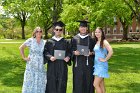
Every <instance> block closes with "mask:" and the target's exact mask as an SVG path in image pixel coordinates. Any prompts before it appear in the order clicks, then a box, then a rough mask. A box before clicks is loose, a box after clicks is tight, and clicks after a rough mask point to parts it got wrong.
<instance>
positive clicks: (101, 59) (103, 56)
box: [93, 27, 113, 93]
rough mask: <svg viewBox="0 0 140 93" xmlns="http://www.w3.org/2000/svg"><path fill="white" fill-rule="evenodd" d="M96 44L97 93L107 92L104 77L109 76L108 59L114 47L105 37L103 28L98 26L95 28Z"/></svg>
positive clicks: (95, 73) (95, 71)
mask: <svg viewBox="0 0 140 93" xmlns="http://www.w3.org/2000/svg"><path fill="white" fill-rule="evenodd" d="M94 34H95V40H96V45H95V47H94V50H93V51H94V52H95V58H94V73H93V75H94V76H95V77H94V82H93V85H94V87H95V90H96V93H105V85H104V78H109V74H108V60H109V59H110V58H111V56H112V54H113V50H112V47H111V46H110V44H109V43H108V41H107V40H106V39H105V34H104V32H103V29H102V28H100V27H97V28H96V30H95V33H94Z"/></svg>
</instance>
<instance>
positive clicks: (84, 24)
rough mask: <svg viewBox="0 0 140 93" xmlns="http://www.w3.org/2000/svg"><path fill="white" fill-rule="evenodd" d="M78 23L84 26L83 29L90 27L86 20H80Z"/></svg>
mask: <svg viewBox="0 0 140 93" xmlns="http://www.w3.org/2000/svg"><path fill="white" fill-rule="evenodd" d="M77 22H80V25H79V26H82V27H87V26H88V25H87V24H88V23H89V22H88V21H85V20H78V21H77Z"/></svg>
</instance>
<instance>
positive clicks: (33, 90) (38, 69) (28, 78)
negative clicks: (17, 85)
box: [22, 38, 47, 93]
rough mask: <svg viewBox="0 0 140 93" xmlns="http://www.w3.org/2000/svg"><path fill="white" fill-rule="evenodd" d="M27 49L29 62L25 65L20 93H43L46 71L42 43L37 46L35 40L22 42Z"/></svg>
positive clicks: (30, 39)
mask: <svg viewBox="0 0 140 93" xmlns="http://www.w3.org/2000/svg"><path fill="white" fill-rule="evenodd" d="M24 45H26V46H28V47H29V58H30V61H28V62H27V63H26V69H25V73H24V81H23V87H22V93H45V89H46V82H47V81H46V70H45V67H44V62H43V50H44V41H43V40H42V39H41V41H40V43H39V44H38V43H37V41H36V38H29V39H28V40H26V41H25V42H24Z"/></svg>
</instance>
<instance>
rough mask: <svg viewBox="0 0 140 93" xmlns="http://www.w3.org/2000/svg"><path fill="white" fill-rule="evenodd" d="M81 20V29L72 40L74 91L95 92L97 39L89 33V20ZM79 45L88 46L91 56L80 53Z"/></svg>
mask: <svg viewBox="0 0 140 93" xmlns="http://www.w3.org/2000/svg"><path fill="white" fill-rule="evenodd" d="M78 22H80V26H79V31H80V33H78V34H77V35H76V36H74V37H73V38H72V40H71V45H72V46H71V49H72V53H73V56H72V61H73V93H94V87H93V79H94V77H93V63H94V62H93V59H94V53H93V48H94V46H95V41H94V39H92V38H91V37H90V36H89V35H88V32H87V30H88V24H87V23H88V22H87V21H78ZM77 45H83V46H88V48H89V56H84V55H80V51H78V50H77Z"/></svg>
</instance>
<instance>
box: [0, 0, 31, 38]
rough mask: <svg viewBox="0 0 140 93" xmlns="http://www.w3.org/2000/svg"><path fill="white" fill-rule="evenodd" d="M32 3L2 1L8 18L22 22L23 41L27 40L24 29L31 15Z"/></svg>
mask: <svg viewBox="0 0 140 93" xmlns="http://www.w3.org/2000/svg"><path fill="white" fill-rule="evenodd" d="M31 3H32V2H31V1H28V0H2V5H3V6H4V11H5V14H6V15H7V16H8V17H14V18H16V19H17V20H18V21H20V25H21V28H22V39H25V31H24V27H25V25H26V22H27V20H28V18H29V17H30V15H31V12H30V10H31Z"/></svg>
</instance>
